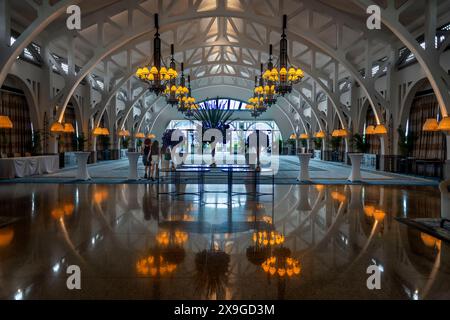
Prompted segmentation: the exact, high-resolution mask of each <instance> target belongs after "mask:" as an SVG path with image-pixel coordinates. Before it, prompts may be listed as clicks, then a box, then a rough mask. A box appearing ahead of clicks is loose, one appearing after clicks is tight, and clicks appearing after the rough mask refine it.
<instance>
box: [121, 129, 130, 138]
mask: <svg viewBox="0 0 450 320" xmlns="http://www.w3.org/2000/svg"><path fill="white" fill-rule="evenodd" d="M129 136H130V132H129V131H128V130H120V131H119V137H129Z"/></svg>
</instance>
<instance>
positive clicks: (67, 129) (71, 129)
mask: <svg viewBox="0 0 450 320" xmlns="http://www.w3.org/2000/svg"><path fill="white" fill-rule="evenodd" d="M64 132H65V133H75V128H74V127H73V125H72V124H71V123H66V124H64Z"/></svg>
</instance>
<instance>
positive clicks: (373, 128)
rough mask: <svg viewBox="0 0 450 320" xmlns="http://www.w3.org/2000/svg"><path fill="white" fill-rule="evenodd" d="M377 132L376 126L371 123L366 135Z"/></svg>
mask: <svg viewBox="0 0 450 320" xmlns="http://www.w3.org/2000/svg"><path fill="white" fill-rule="evenodd" d="M374 134H375V126H373V125H370V126H367V128H366V136H371V135H374Z"/></svg>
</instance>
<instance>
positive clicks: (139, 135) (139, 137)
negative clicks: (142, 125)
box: [135, 132, 145, 139]
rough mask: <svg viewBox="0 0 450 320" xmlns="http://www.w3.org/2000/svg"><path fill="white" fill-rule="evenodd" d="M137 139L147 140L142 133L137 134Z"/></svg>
mask: <svg viewBox="0 0 450 320" xmlns="http://www.w3.org/2000/svg"><path fill="white" fill-rule="evenodd" d="M135 137H136V138H137V139H145V134H143V133H142V132H138V133H136V135H135Z"/></svg>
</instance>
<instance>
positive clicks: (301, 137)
mask: <svg viewBox="0 0 450 320" xmlns="http://www.w3.org/2000/svg"><path fill="white" fill-rule="evenodd" d="M300 139H302V140H305V139H309V135H308V134H306V133H302V134H301V135H300Z"/></svg>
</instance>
